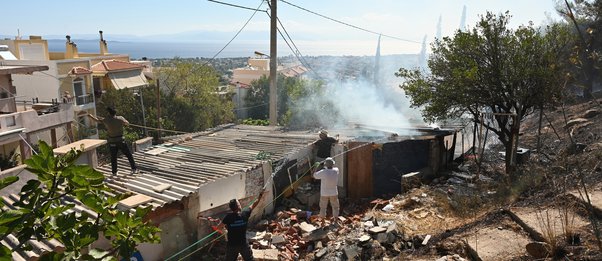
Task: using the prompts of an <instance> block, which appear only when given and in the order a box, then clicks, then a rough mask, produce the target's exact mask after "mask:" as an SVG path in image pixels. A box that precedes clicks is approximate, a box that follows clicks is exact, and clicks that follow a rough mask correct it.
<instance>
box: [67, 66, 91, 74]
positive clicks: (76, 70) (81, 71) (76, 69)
mask: <svg viewBox="0 0 602 261" xmlns="http://www.w3.org/2000/svg"><path fill="white" fill-rule="evenodd" d="M91 73H92V71H90V70H88V68H84V67H80V66H75V67H73V68H71V70H70V71H69V75H86V74H91Z"/></svg>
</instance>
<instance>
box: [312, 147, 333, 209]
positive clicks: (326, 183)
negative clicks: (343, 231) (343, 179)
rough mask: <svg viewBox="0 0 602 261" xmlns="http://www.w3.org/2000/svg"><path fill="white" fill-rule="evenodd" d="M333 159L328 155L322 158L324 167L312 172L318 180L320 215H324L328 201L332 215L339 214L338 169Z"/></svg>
mask: <svg viewBox="0 0 602 261" xmlns="http://www.w3.org/2000/svg"><path fill="white" fill-rule="evenodd" d="M334 164H335V162H334V160H333V159H332V158H330V157H328V158H326V159H325V160H324V167H326V168H324V169H322V170H320V171H318V172H316V173H314V175H313V177H314V178H315V179H319V180H321V182H320V216H321V217H326V210H327V208H328V202H330V206H331V207H332V216H333V218H335V219H336V218H337V217H338V216H339V192H338V189H337V184H338V183H339V169H338V168H336V167H334Z"/></svg>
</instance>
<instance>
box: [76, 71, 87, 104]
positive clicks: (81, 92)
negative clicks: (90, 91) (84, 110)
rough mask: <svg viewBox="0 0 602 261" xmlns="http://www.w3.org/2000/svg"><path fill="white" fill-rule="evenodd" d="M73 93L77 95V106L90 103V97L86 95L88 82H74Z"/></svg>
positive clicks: (80, 79)
mask: <svg viewBox="0 0 602 261" xmlns="http://www.w3.org/2000/svg"><path fill="white" fill-rule="evenodd" d="M73 93H74V94H75V104H76V105H83V104H86V103H89V102H90V101H89V100H90V99H88V95H86V82H85V81H84V79H82V78H79V77H78V78H75V79H74V80H73Z"/></svg>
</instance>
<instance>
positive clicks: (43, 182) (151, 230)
mask: <svg viewBox="0 0 602 261" xmlns="http://www.w3.org/2000/svg"><path fill="white" fill-rule="evenodd" d="M39 149H40V152H39V154H37V155H34V156H32V157H31V158H30V159H27V160H26V161H25V163H26V164H27V170H28V171H30V172H31V173H33V174H35V175H36V176H37V180H30V181H28V182H27V184H26V185H24V186H23V188H22V189H21V192H20V193H19V196H20V198H19V201H18V202H16V203H15V204H14V206H16V207H17V208H16V209H9V208H7V209H2V210H1V211H0V238H1V239H5V238H6V237H7V236H8V235H9V234H12V235H14V236H15V237H16V238H17V239H18V241H19V244H18V245H17V246H16V247H15V249H16V250H27V249H28V248H30V247H31V246H29V245H28V244H26V243H25V242H27V241H28V240H30V239H34V240H38V241H42V240H49V239H56V240H58V241H60V242H61V243H62V244H63V245H64V246H65V250H64V251H63V252H62V253H50V254H48V255H45V256H43V259H45V260H96V259H103V260H117V257H119V256H121V257H130V256H131V255H132V254H133V253H134V252H135V250H136V246H137V245H138V244H140V243H143V242H148V243H158V242H159V240H160V239H159V236H158V232H159V231H160V230H159V228H157V227H155V226H153V225H150V224H148V221H146V220H145V216H146V214H147V213H148V212H149V211H150V208H137V209H136V211H135V212H130V211H121V210H118V209H117V204H118V202H119V200H121V199H123V198H124V197H127V195H121V196H110V194H112V193H111V189H110V188H108V187H107V186H106V185H105V184H104V182H103V180H104V176H103V175H102V173H100V172H98V171H96V170H94V169H93V168H91V167H90V166H88V165H77V164H76V160H77V158H78V157H79V156H80V155H81V151H75V150H71V151H70V152H69V153H67V154H65V155H61V156H54V153H53V151H52V148H51V147H49V146H48V145H47V144H46V143H45V142H43V141H40V144H39ZM17 180H18V178H17V177H8V178H5V179H2V180H0V189H1V188H4V187H6V186H8V185H10V184H12V183H14V182H16V181H17ZM75 201H79V202H81V204H83V205H84V206H85V207H87V208H88V209H90V210H92V211H93V212H95V213H96V216H94V215H91V214H89V213H88V212H81V213H79V212H78V211H72V209H73V208H74V207H75V203H74V202H75ZM0 203H2V202H0ZM99 233H102V234H103V235H104V236H105V237H106V238H107V239H108V240H109V241H111V245H112V248H111V249H109V250H100V249H94V250H92V251H90V252H88V253H87V254H82V252H81V251H82V250H84V249H87V248H88V247H89V246H90V245H91V244H92V243H94V242H95V241H96V240H98V238H99ZM10 256H11V252H10V250H9V249H8V248H7V247H6V246H4V245H0V259H1V258H10Z"/></svg>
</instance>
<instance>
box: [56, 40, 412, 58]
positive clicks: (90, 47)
mask: <svg viewBox="0 0 602 261" xmlns="http://www.w3.org/2000/svg"><path fill="white" fill-rule="evenodd" d="M73 41H74V42H75V43H76V44H77V47H78V50H79V51H80V52H82V53H98V50H99V43H98V40H78V39H73ZM107 43H108V45H109V51H110V52H111V53H118V54H119V53H122V54H129V55H130V57H131V58H133V59H140V58H142V57H147V58H173V57H176V56H177V57H182V58H196V57H204V58H210V57H213V56H214V55H215V54H216V53H217V52H218V51H219V50H220V49H221V48H222V47H223V46H224V44H225V42H223V41H203V42H143V41H108V42H107ZM345 43H346V46H343V48H341V46H340V45H335V44H332V43H331V44H322V43H320V42H306V43H305V45H304V46H303V49H301V50H302V51H303V55H316V56H319V55H332V56H345V55H352V56H373V55H374V54H372V53H371V52H372V51H370V53H368V54H366V51H365V50H366V49H372V48H369V47H368V48H366V46H365V43H352V42H345ZM298 45H300V44H298ZM268 46H269V45H268V43H267V42H266V41H241V42H236V41H234V42H232V43H231V44H230V45H229V46H228V47H227V48H226V49H224V50H223V51H222V52H221V53H220V55H219V56H218V58H232V57H249V56H252V55H253V52H254V51H260V52H263V53H269V47H268ZM48 48H49V50H50V51H51V52H64V51H65V40H62V39H48ZM299 48H301V47H299ZM375 48H376V46H374V49H375ZM291 54H292V52H291V51H290V50H289V48H288V47H287V46H286V45H285V43H284V42H280V44H279V46H278V56H288V55H291ZM410 55H413V54H410Z"/></svg>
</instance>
